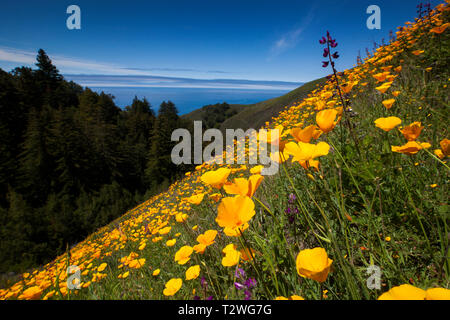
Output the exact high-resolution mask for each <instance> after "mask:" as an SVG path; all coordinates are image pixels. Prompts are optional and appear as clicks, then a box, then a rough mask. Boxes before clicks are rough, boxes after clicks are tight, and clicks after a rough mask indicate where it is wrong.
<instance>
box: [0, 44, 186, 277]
mask: <svg viewBox="0 0 450 320" xmlns="http://www.w3.org/2000/svg"><path fill="white" fill-rule="evenodd" d="M36 66H37V67H38V69H35V70H34V69H31V68H26V67H21V68H16V69H14V70H13V71H12V72H10V73H7V72H4V71H3V70H1V69H0V137H1V138H0V139H1V140H0V223H1V228H0V273H2V272H9V271H23V270H25V269H27V268H30V267H33V266H37V265H39V264H43V263H45V262H47V261H49V260H51V259H52V258H54V257H55V256H56V255H59V254H62V253H63V252H64V251H65V249H66V246H67V245H73V244H75V243H77V242H78V241H81V240H82V239H84V238H85V237H86V236H87V235H89V234H90V233H92V232H94V231H95V230H96V229H98V228H100V227H103V226H105V225H106V224H107V223H109V222H111V221H112V220H114V219H116V218H117V217H119V216H120V215H122V214H123V213H124V212H126V211H127V210H128V209H130V208H132V207H133V206H136V205H137V204H138V203H139V202H140V201H143V200H144V199H146V197H149V196H150V195H153V194H155V193H156V192H157V191H160V190H161V189H162V188H164V186H166V187H168V186H169V185H170V183H171V182H173V180H174V179H176V178H177V177H178V176H179V175H180V174H182V173H183V170H187V167H182V166H180V167H177V166H175V165H173V164H172V162H171V159H170V149H171V148H172V146H173V145H174V142H172V141H171V133H172V131H173V130H174V129H176V128H181V127H186V122H183V121H181V120H180V118H179V117H178V114H177V113H178V112H177V110H176V107H175V105H174V104H173V103H171V102H170V101H169V102H167V103H166V102H164V103H163V104H162V105H161V108H160V110H159V112H158V116H157V117H156V116H155V113H154V111H153V110H152V107H151V105H150V103H149V102H148V101H147V100H146V99H145V98H144V99H143V100H139V99H138V98H137V97H135V98H134V100H133V102H132V104H131V106H128V107H126V108H125V110H121V109H120V108H118V107H117V106H116V105H115V103H114V101H113V99H114V97H112V96H111V95H108V94H105V93H103V92H102V93H100V94H98V93H96V92H93V91H92V90H90V89H89V88H86V89H83V88H82V87H80V86H79V85H77V84H76V83H74V82H67V81H65V80H64V78H63V77H62V76H61V75H60V74H59V71H58V70H57V68H56V67H55V66H54V65H53V64H52V62H51V60H50V58H49V57H48V56H47V54H46V53H45V52H44V51H43V50H39V53H38V56H37V63H36Z"/></svg>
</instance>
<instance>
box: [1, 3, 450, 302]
mask: <svg viewBox="0 0 450 320" xmlns="http://www.w3.org/2000/svg"><path fill="white" fill-rule="evenodd" d="M449 18H450V2H449V1H448V0H447V1H446V2H444V3H442V4H440V5H439V6H437V7H436V8H434V9H433V10H430V11H429V12H426V13H425V14H423V15H422V17H421V18H417V19H416V20H414V21H413V22H406V24H405V25H404V26H402V27H399V28H398V30H397V32H395V33H393V35H392V37H391V39H390V42H389V43H388V44H386V45H383V46H380V47H378V48H376V50H374V51H373V52H371V53H370V55H369V56H368V57H367V58H365V59H362V58H360V59H359V62H358V64H357V65H356V66H355V67H353V68H352V69H348V70H339V67H338V66H339V58H340V53H339V48H340V46H341V44H340V43H339V39H335V38H334V36H333V30H329V31H326V30H325V32H324V35H323V37H322V38H321V39H317V41H318V42H320V44H321V47H322V48H323V52H318V53H317V54H318V57H319V58H320V56H321V55H323V62H322V63H320V61H319V64H318V65H317V68H328V69H329V71H330V75H329V76H328V78H327V81H326V83H325V84H323V85H318V86H317V87H316V89H315V90H314V91H312V92H311V93H310V94H309V95H308V97H306V98H305V99H303V100H301V101H298V102H297V103H296V104H294V105H292V106H289V107H288V108H286V109H285V110H283V111H282V112H281V113H280V114H279V115H278V116H276V117H275V118H273V119H272V121H270V122H268V123H266V126H265V128H266V129H277V130H278V131H277V132H278V134H277V135H273V136H275V137H277V136H279V137H278V139H272V138H271V135H270V134H269V135H268V136H267V137H266V138H265V140H266V142H268V143H269V144H271V145H276V146H277V148H278V150H279V151H278V152H273V153H271V154H269V156H270V157H271V159H272V160H273V161H276V162H277V163H279V171H278V173H277V174H275V175H270V176H264V175H262V174H261V170H262V169H263V166H261V165H250V164H235V165H231V164H217V163H213V162H209V163H203V164H201V165H198V166H197V167H196V168H195V170H194V171H192V172H187V173H186V174H185V178H184V179H182V180H179V181H178V182H176V183H174V184H173V185H171V186H170V188H169V189H168V190H167V191H166V192H163V193H161V194H158V195H157V196H154V197H152V198H151V199H149V200H148V201H146V202H144V203H142V204H141V205H139V206H138V207H136V208H134V209H133V210H130V211H129V212H127V213H125V214H124V215H123V216H122V217H120V218H119V219H117V220H115V221H113V222H112V223H110V224H109V225H107V226H105V227H103V228H102V229H100V230H98V231H97V232H95V233H94V234H92V235H91V236H89V237H88V238H86V239H85V240H84V241H82V242H80V243H78V244H77V245H75V246H74V247H71V248H68V249H67V251H66V253H64V254H63V255H61V256H59V257H57V258H56V259H55V260H54V261H52V262H51V263H48V264H46V265H43V266H42V267H40V268H36V269H35V270H32V271H30V272H27V273H24V274H22V276H21V279H20V280H19V281H17V282H16V283H13V284H11V286H10V287H8V288H5V289H1V290H0V298H1V299H42V300H47V299H64V300H70V299H76V300H79V299H152V300H153V299H154V300H160V299H176V300H212V299H214V300H225V299H230V300H274V299H277V300H377V299H379V300H383V299H390V300H392V299H394V300H395V299H400V300H404V299H418V300H435V299H438V300H441V299H449V298H450V290H449V286H450V262H449V244H450V230H449V218H450V215H449V212H450V210H449V204H448V190H449V189H448V188H449V173H450V168H449V164H448V159H449V158H448V157H449V156H450V140H449V132H448V119H449V118H448V114H449V88H448V86H449V85H450V67H449V66H450V19H449ZM255 129H259V128H255ZM269 132H270V131H269ZM260 141H261V139H260ZM269 149H270V148H269ZM228 151H229V150H228ZM245 151H246V154H247V155H250V154H253V153H255V152H256V150H255V149H254V148H253V147H251V146H249V144H247V146H246V149H245ZM269 152H270V150H269ZM219 157H225V154H223V155H220V156H219Z"/></svg>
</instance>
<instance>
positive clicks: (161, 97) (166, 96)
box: [91, 87, 291, 115]
mask: <svg viewBox="0 0 450 320" xmlns="http://www.w3.org/2000/svg"><path fill="white" fill-rule="evenodd" d="M91 89H92V90H93V91H95V92H98V93H100V92H102V91H103V92H105V93H109V94H112V95H113V96H114V97H115V99H114V102H115V103H116V105H117V106H118V107H120V108H125V107H126V106H128V105H131V102H132V101H133V98H134V97H135V96H137V97H138V98H139V99H143V98H144V97H145V98H146V99H147V100H148V101H149V102H150V104H151V105H152V108H153V110H154V111H155V112H157V111H158V108H159V106H160V104H161V103H162V102H163V101H168V100H170V101H172V102H173V103H175V105H176V107H177V109H178V112H179V114H180V115H183V114H186V113H189V112H191V111H193V110H195V109H198V108H201V107H203V106H205V105H208V104H216V103H222V102H227V103H229V104H253V103H256V102H260V101H264V100H267V99H271V98H276V97H279V96H281V95H284V94H286V93H288V92H289V91H291V90H287V89H285V90H261V89H259V90H254V89H216V88H155V87H151V88H139V87H138V88H136V87H102V88H99V87H97V88H94V87H92V88H91Z"/></svg>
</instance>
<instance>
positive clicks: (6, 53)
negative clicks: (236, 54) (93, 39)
mask: <svg viewBox="0 0 450 320" xmlns="http://www.w3.org/2000/svg"><path fill="white" fill-rule="evenodd" d="M36 54H37V51H36V52H31V51H25V50H20V49H15V48H8V47H0V61H6V62H12V63H19V64H25V65H28V66H33V65H34V64H35V63H36ZM50 58H51V59H52V62H53V64H54V65H56V67H57V68H58V69H60V70H61V72H62V73H84V74H111V75H151V72H161V73H165V72H168V73H173V72H192V73H205V74H211V73H212V74H214V73H215V74H228V73H230V72H226V71H221V70H207V71H203V70H198V69H190V68H161V67H160V68H136V67H122V66H118V65H114V64H107V63H101V62H96V61H87V60H80V59H76V58H70V57H64V56H59V55H50Z"/></svg>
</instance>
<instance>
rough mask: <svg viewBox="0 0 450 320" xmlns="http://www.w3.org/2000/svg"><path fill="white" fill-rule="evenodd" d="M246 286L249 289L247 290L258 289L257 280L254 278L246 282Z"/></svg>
mask: <svg viewBox="0 0 450 320" xmlns="http://www.w3.org/2000/svg"><path fill="white" fill-rule="evenodd" d="M245 286H246V287H247V289H251V288H254V287H256V279H254V278H250V279H247V281H245Z"/></svg>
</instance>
